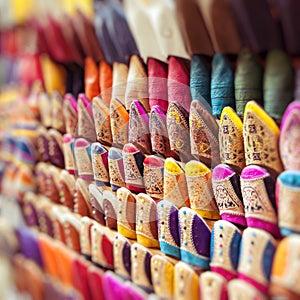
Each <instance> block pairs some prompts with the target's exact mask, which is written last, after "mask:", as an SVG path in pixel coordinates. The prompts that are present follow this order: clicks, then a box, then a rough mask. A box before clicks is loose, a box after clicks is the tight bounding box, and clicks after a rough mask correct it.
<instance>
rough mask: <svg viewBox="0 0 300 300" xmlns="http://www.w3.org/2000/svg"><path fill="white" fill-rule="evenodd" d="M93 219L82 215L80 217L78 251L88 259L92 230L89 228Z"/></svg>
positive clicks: (89, 257)
mask: <svg viewBox="0 0 300 300" xmlns="http://www.w3.org/2000/svg"><path fill="white" fill-rule="evenodd" d="M94 224H95V221H94V220H92V219H90V218H88V217H82V218H81V225H80V251H81V254H82V255H83V256H84V257H85V258H86V259H88V260H90V259H91V257H92V239H91V237H92V232H91V229H92V227H93V225H94Z"/></svg>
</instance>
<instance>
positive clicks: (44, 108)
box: [38, 93, 52, 128]
mask: <svg viewBox="0 0 300 300" xmlns="http://www.w3.org/2000/svg"><path fill="white" fill-rule="evenodd" d="M49 107H51V99H50V97H49V95H48V94H46V93H40V94H39V100H38V108H39V112H40V118H41V123H42V124H43V125H44V127H45V128H50V127H51V125H52V109H49Z"/></svg>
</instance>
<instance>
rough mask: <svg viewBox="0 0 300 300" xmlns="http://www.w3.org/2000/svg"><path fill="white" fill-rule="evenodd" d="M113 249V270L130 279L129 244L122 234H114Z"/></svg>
mask: <svg viewBox="0 0 300 300" xmlns="http://www.w3.org/2000/svg"><path fill="white" fill-rule="evenodd" d="M113 251H114V267H115V272H116V273H117V274H118V275H120V276H122V277H124V278H128V279H130V278H131V244H130V243H129V241H128V240H127V239H126V238H125V237H124V236H123V235H122V234H116V236H115V239H114V249H113Z"/></svg>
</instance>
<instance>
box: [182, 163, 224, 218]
mask: <svg viewBox="0 0 300 300" xmlns="http://www.w3.org/2000/svg"><path fill="white" fill-rule="evenodd" d="M185 177H186V183H187V188H188V194H189V199H190V203H191V209H193V210H194V211H196V213H198V214H199V215H200V216H201V217H203V218H208V219H217V220H218V219H219V218H220V215H219V209H218V206H217V204H216V200H215V199H214V194H213V189H212V182H211V177H212V174H211V170H210V169H209V168H208V167H206V165H205V164H203V163H201V162H199V161H196V160H191V161H189V162H188V163H187V164H186V165H185Z"/></svg>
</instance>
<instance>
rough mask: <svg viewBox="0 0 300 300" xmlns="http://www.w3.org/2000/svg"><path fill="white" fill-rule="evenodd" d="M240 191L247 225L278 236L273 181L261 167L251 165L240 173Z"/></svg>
mask: <svg viewBox="0 0 300 300" xmlns="http://www.w3.org/2000/svg"><path fill="white" fill-rule="evenodd" d="M241 191H242V196H243V203H244V207H245V216H246V221H247V225H248V226H249V227H255V228H261V229H264V230H266V231H267V232H269V233H271V234H272V235H273V236H274V237H275V238H280V232H279V228H278V219H277V210H276V203H275V181H274V179H273V178H272V177H271V175H270V174H269V173H268V172H267V171H266V170H265V169H263V168H262V167H259V166H255V165H251V166H247V167H245V168H244V169H243V171H242V174H241Z"/></svg>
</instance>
